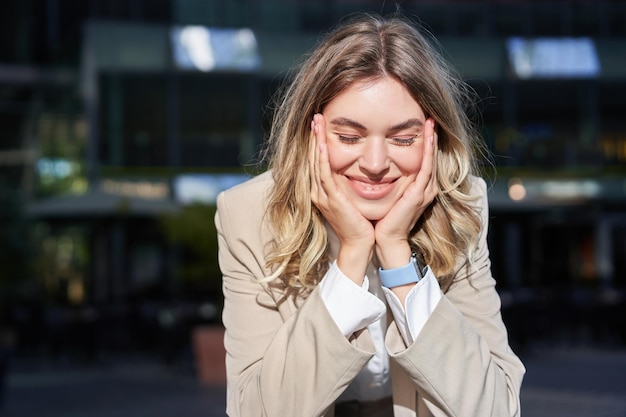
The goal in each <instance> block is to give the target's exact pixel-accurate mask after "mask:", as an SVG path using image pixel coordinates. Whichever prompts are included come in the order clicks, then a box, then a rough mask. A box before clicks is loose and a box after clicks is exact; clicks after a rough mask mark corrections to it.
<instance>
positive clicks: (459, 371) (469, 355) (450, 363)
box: [386, 179, 525, 417]
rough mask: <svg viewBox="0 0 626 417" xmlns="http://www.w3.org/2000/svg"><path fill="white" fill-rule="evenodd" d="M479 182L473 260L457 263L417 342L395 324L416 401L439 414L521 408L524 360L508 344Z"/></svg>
mask: <svg viewBox="0 0 626 417" xmlns="http://www.w3.org/2000/svg"><path fill="white" fill-rule="evenodd" d="M474 189H478V190H477V192H478V193H479V195H480V202H479V203H480V204H479V206H478V207H479V208H480V210H481V218H482V223H483V230H482V232H481V235H480V239H479V245H478V247H477V250H476V253H475V257H474V262H473V264H472V265H469V266H463V267H460V268H459V270H458V272H457V274H456V277H455V280H454V282H453V284H452V285H451V286H450V288H449V290H448V291H447V292H446V294H445V295H444V297H442V299H441V300H440V302H439V304H438V305H437V307H436V308H435V310H434V311H433V314H432V315H431V316H430V318H429V319H428V320H427V322H426V324H425V326H424V328H423V329H422V331H421V332H420V334H419V335H418V337H417V340H416V341H415V342H414V343H413V344H412V345H411V346H409V347H408V348H407V347H406V345H405V344H404V342H403V339H402V337H401V336H400V334H399V332H398V329H397V326H395V325H392V326H390V327H389V330H388V333H387V337H386V344H387V349H388V351H389V353H390V356H391V357H392V358H394V359H395V360H396V361H397V363H398V364H399V365H400V367H401V368H402V369H403V370H404V371H405V372H406V373H407V374H408V376H409V377H410V379H411V380H412V381H413V382H414V383H415V387H416V390H417V398H418V408H419V407H426V408H428V409H429V411H430V413H431V414H432V415H435V416H481V417H482V416H485V417H486V416H497V417H503V416H520V388H521V383H522V379H523V376H524V373H525V368H524V365H523V364H522V362H521V361H520V359H519V358H518V357H517V356H516V355H515V354H514V353H513V351H512V350H511V348H510V347H509V343H508V336H507V331H506V328H505V325H504V323H503V321H502V317H501V313H500V297H499V295H498V293H497V292H496V288H495V286H496V282H495V280H494V279H493V277H492V275H491V264H490V260H489V251H488V248H487V222H488V208H487V191H486V184H485V182H484V181H483V180H482V179H475V180H474Z"/></svg>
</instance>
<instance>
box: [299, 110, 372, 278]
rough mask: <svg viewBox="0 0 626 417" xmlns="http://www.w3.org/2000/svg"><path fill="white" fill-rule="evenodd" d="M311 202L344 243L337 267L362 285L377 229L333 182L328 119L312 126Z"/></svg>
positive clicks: (318, 118) (319, 117)
mask: <svg viewBox="0 0 626 417" xmlns="http://www.w3.org/2000/svg"><path fill="white" fill-rule="evenodd" d="M309 172H310V175H311V201H312V202H313V204H315V206H316V207H317V208H318V209H319V210H320V211H321V213H322V215H323V216H324V218H325V219H326V221H327V222H328V223H329V224H330V226H331V227H332V228H333V230H334V231H335V233H336V234H337V237H338V238H339V242H340V244H341V245H340V249H339V254H338V256H337V266H338V267H339V269H341V271H342V272H343V273H344V274H345V275H346V276H347V277H349V278H350V279H351V280H353V281H354V282H355V283H357V284H358V285H361V284H362V283H363V278H364V276H365V270H366V268H367V265H368V264H369V261H370V259H371V256H372V253H373V247H374V242H375V233H374V226H373V225H372V224H371V223H370V221H369V220H367V219H366V218H365V217H363V216H362V215H361V213H360V212H359V211H358V210H357V208H356V207H355V206H354V204H352V202H350V200H348V198H347V197H346V196H345V194H343V193H342V192H341V190H340V189H339V188H338V187H337V184H336V183H335V180H334V179H333V176H332V172H331V168H330V160H329V156H328V147H327V144H326V127H325V122H324V116H322V115H321V114H316V115H315V116H314V117H313V121H312V122H311V138H310V141H309Z"/></svg>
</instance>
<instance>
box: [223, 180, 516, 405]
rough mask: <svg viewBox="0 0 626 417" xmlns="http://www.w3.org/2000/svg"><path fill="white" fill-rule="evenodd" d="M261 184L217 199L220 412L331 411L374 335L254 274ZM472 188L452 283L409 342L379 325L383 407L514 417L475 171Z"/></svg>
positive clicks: (263, 231) (263, 232) (509, 364)
mask: <svg viewBox="0 0 626 417" xmlns="http://www.w3.org/2000/svg"><path fill="white" fill-rule="evenodd" d="M272 183H273V182H272V179H271V175H270V174H269V173H264V174H261V175H259V176H257V177H255V178H253V179H251V180H249V181H247V182H245V183H243V184H240V185H238V186H236V187H234V188H231V189H230V190H227V191H226V192H223V193H221V194H220V195H219V196H218V200H217V207H218V211H217V214H216V217H215V222H216V225H217V231H218V240H219V263H220V268H221V270H222V274H223V291H224V310H223V323H224V326H225V328H226V333H225V338H224V343H225V347H226V352H227V354H226V369H227V407H226V408H227V410H226V411H227V414H228V415H229V416H231V417H253V416H267V417H285V416H289V417H309V416H332V415H333V413H334V402H335V400H336V399H337V397H338V396H339V395H340V394H341V393H342V392H343V390H344V389H345V388H346V387H347V386H348V385H349V384H350V382H351V381H352V380H353V379H354V378H355V377H356V375H357V374H358V373H359V371H360V370H361V369H362V368H363V367H364V366H365V365H366V363H367V362H368V360H369V359H370V358H371V357H372V356H373V354H374V352H375V349H374V344H373V342H372V339H371V337H370V334H369V333H368V331H367V330H363V331H361V332H360V333H358V334H357V335H356V336H355V337H353V338H351V339H350V340H348V339H347V338H346V337H344V336H343V335H342V334H341V332H340V331H339V328H338V327H337V326H336V324H335V322H334V321H333V319H332V317H331V316H330V314H329V313H328V310H327V309H326V307H325V305H324V303H323V301H322V299H321V297H320V294H319V291H318V290H317V289H315V290H314V291H313V292H312V293H311V294H310V295H309V297H308V298H307V299H306V300H301V301H299V302H294V300H293V299H292V298H291V297H285V294H283V293H281V292H279V291H277V290H276V289H271V288H270V287H269V286H268V285H266V284H260V283H258V282H257V281H256V280H257V279H259V278H262V277H264V276H266V275H267V274H268V271H267V270H266V269H265V260H264V258H265V257H264V249H265V247H266V245H267V242H268V241H269V240H270V233H269V230H268V227H267V225H266V222H265V221H264V218H263V215H264V210H265V207H266V196H267V195H268V192H269V190H270V187H271V186H272ZM474 190H475V193H476V194H477V195H478V194H479V195H480V197H481V198H480V201H479V202H478V203H477V204H479V205H480V209H481V212H482V218H483V224H484V226H485V227H484V228H483V229H484V230H483V232H482V234H481V237H480V244H479V247H478V249H477V252H476V258H475V260H474V265H473V267H472V268H471V270H469V271H468V269H467V268H464V267H460V265H462V264H463V263H464V261H465V259H459V262H458V265H459V268H458V273H457V275H456V277H455V281H454V283H453V284H452V285H451V287H450V288H449V290H448V291H447V292H446V293H445V294H444V296H443V297H442V299H441V301H440V302H439V304H438V305H437V307H436V308H435V310H434V312H433V314H432V315H431V317H430V318H429V319H428V321H427V322H426V325H425V327H424V328H423V329H422V331H421V332H420V334H419V335H418V337H417V340H416V341H415V343H413V344H412V345H411V346H408V347H407V346H406V345H405V343H404V341H403V339H402V337H401V335H400V333H399V331H398V328H397V326H396V325H395V323H394V322H391V324H390V326H389V327H388V330H387V334H386V338H385V344H386V348H387V351H388V353H389V355H390V357H391V363H392V369H391V374H392V387H393V401H394V414H395V416H416V415H417V416H419V417H427V416H437V417H440V416H457V417H472V416H476V417H487V416H494V417H505V416H519V415H520V401H519V393H520V386H521V383H522V378H523V375H524V372H525V369H524V366H523V364H522V363H521V361H520V360H519V358H518V357H517V356H516V355H515V354H514V353H513V352H512V351H511V349H510V347H509V344H508V339H507V332H506V329H505V326H504V324H503V322H502V318H501V315H500V298H499V296H498V293H497V292H496V290H495V284H496V283H495V280H494V279H493V278H492V276H491V271H490V261H489V252H488V249H487V242H486V233H487V198H486V187H485V183H484V181H483V180H479V179H476V180H475V181H474Z"/></svg>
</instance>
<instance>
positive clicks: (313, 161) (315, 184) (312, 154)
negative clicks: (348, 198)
mask: <svg viewBox="0 0 626 417" xmlns="http://www.w3.org/2000/svg"><path fill="white" fill-rule="evenodd" d="M317 149H318V145H317V138H316V135H315V121H314V120H311V133H310V135H309V155H308V158H309V176H310V179H311V199H312V200H313V202H314V203H317V201H318V192H319V173H318V168H317V153H318V152H317Z"/></svg>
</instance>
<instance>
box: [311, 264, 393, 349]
mask: <svg viewBox="0 0 626 417" xmlns="http://www.w3.org/2000/svg"><path fill="white" fill-rule="evenodd" d="M368 289H369V279H368V278H367V276H366V277H365V279H364V280H363V286H361V287H359V286H358V285H357V284H355V283H354V281H352V280H351V279H350V278H348V277H347V276H345V275H344V274H343V272H341V270H340V269H339V267H338V266H337V262H336V261H335V262H333V263H332V264H331V265H330V268H329V269H328V272H326V275H325V276H324V278H323V279H322V281H321V282H320V283H319V290H320V295H321V297H322V301H323V302H324V305H326V308H327V309H328V312H329V313H330V316H331V317H332V318H333V320H334V321H335V323H336V324H337V327H339V330H341V333H343V335H344V336H346V337H350V336H351V335H352V333H354V332H356V331H357V330H360V329H363V328H365V327H367V326H369V325H370V324H372V323H374V322H376V321H377V320H380V319H381V318H382V317H383V316H384V315H385V312H386V311H387V309H386V307H385V303H383V302H382V300H380V299H379V298H378V297H376V296H375V295H374V294H372V293H370V292H369V291H368Z"/></svg>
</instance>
